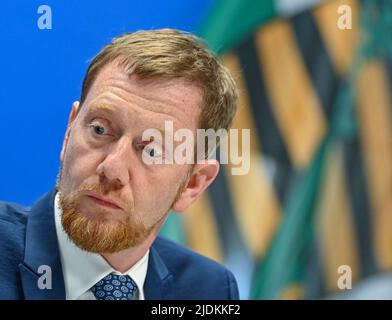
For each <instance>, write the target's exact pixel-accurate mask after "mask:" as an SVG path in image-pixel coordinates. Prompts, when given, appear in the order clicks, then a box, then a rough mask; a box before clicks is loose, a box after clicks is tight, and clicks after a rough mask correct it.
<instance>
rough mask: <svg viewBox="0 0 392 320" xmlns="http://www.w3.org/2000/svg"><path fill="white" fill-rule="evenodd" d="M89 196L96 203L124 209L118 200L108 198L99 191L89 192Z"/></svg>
mask: <svg viewBox="0 0 392 320" xmlns="http://www.w3.org/2000/svg"><path fill="white" fill-rule="evenodd" d="M87 196H88V197H89V198H90V199H91V200H92V201H94V202H95V203H97V204H99V205H101V206H104V207H108V208H112V209H122V207H121V206H120V204H119V203H117V202H116V201H114V200H112V199H110V198H107V197H105V196H103V195H101V194H98V193H91V192H90V193H88V194H87Z"/></svg>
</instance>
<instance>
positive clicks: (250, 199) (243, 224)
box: [223, 55, 280, 257]
mask: <svg viewBox="0 0 392 320" xmlns="http://www.w3.org/2000/svg"><path fill="white" fill-rule="evenodd" d="M224 64H225V65H226V67H227V68H229V70H230V71H231V72H233V74H234V75H235V77H236V81H237V84H238V87H239V90H240V109H239V112H238V113H237V116H236V118H235V120H234V123H233V129H250V134H251V143H250V145H251V153H250V154H251V160H250V171H249V173H248V174H246V175H236V176H234V175H232V174H231V169H232V168H233V166H231V165H225V166H224V167H223V169H224V170H226V174H227V177H228V184H229V188H230V190H231V194H232V195H233V205H234V211H235V212H236V217H237V221H238V223H239V226H240V229H241V231H242V234H243V236H244V238H245V241H246V242H247V245H248V246H249V248H250V250H251V252H252V253H253V255H254V256H256V257H260V256H261V255H263V254H264V253H265V251H266V250H267V248H268V245H269V243H270V240H271V238H272V236H273V235H274V233H275V231H276V228H277V226H278V224H279V222H280V207H279V203H278V200H277V198H276V195H275V193H274V191H273V190H272V186H271V183H270V181H269V180H268V177H267V174H266V172H265V167H264V166H263V159H262V154H261V151H260V141H258V139H257V134H256V129H255V124H254V122H253V119H252V114H251V110H250V108H249V99H248V96H247V92H246V89H245V83H244V80H243V78H242V75H241V72H240V67H239V62H238V59H237V58H236V57H235V56H234V55H227V56H226V57H225V59H224ZM241 137H242V136H241V134H240V135H239V142H240V143H239V150H241V146H242V143H241Z"/></svg>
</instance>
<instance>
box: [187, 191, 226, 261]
mask: <svg viewBox="0 0 392 320" xmlns="http://www.w3.org/2000/svg"><path fill="white" fill-rule="evenodd" d="M184 227H185V232H186V235H187V239H188V245H189V247H190V248H191V249H193V250H195V251H197V252H199V253H200V254H202V255H205V256H207V257H210V258H211V259H214V260H215V261H218V262H220V263H223V255H222V250H221V246H220V242H219V234H218V230H217V228H216V224H215V219H214V217H213V211H212V208H211V205H210V203H209V199H208V194H207V193H204V194H203V195H202V196H201V197H200V199H198V200H197V201H196V202H195V203H194V204H193V205H192V206H191V207H190V208H189V209H188V210H187V212H186V213H185V216H184Z"/></svg>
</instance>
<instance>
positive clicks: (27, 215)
mask: <svg viewBox="0 0 392 320" xmlns="http://www.w3.org/2000/svg"><path fill="white" fill-rule="evenodd" d="M55 193H56V191H55V190H53V191H51V192H49V193H47V194H46V195H44V196H43V197H42V198H41V199H40V200H39V201H38V202H37V203H36V204H34V205H33V206H32V207H31V208H24V207H22V206H19V205H17V204H10V203H0V299H65V289H64V280H63V273H62V267H61V261H60V252H59V247H58V243H57V236H56V229H55V222H54V209H53V205H54V197H55ZM41 265H47V266H50V267H51V270H52V289H39V286H38V279H39V277H40V276H41V274H39V273H38V268H39V267H40V266H41ZM144 293H145V298H146V299H238V288H237V283H236V281H235V279H234V277H233V275H232V273H231V272H230V271H228V270H227V269H225V268H224V267H223V266H221V265H219V264H218V263H216V262H214V261H212V260H210V259H207V258H206V257H203V256H201V255H199V254H196V253H194V252H192V251H190V250H189V249H186V248H185V247H183V246H180V245H178V244H176V243H174V242H172V241H170V240H167V239H164V238H162V237H158V238H157V239H156V240H155V242H154V243H153V245H152V247H151V249H150V257H149V263H148V271H147V276H146V280H145V284H144Z"/></svg>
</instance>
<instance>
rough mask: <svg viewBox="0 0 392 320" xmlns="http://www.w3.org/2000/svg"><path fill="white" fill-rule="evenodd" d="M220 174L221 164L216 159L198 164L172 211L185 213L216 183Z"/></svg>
mask: <svg viewBox="0 0 392 320" xmlns="http://www.w3.org/2000/svg"><path fill="white" fill-rule="evenodd" d="M218 172H219V162H218V161H217V160H215V159H211V160H206V161H205V163H202V164H196V165H195V167H194V168H193V172H192V174H191V176H190V178H189V181H188V183H187V185H186V187H184V189H183V192H182V193H181V195H179V197H178V200H177V201H176V202H175V203H174V204H173V206H172V210H174V211H176V212H183V211H185V210H186V209H188V208H189V206H190V205H191V204H192V203H194V202H195V201H196V200H197V199H198V198H199V196H200V195H201V194H202V193H203V191H204V190H205V189H207V188H208V186H209V185H210V184H211V183H212V182H213V181H214V179H215V178H216V176H217V175H218Z"/></svg>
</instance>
